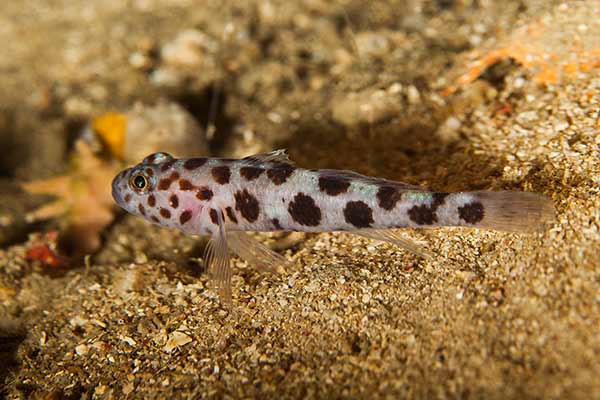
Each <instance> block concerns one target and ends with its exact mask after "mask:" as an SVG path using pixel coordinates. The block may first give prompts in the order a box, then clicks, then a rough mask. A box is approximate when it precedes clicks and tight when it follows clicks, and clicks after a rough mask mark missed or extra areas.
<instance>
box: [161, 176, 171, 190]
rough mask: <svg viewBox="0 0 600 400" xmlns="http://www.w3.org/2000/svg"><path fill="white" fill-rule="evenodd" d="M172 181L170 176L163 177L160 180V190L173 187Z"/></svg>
mask: <svg viewBox="0 0 600 400" xmlns="http://www.w3.org/2000/svg"><path fill="white" fill-rule="evenodd" d="M171 183H173V181H171V180H170V179H169V178H163V179H161V180H160V181H158V190H168V189H169V188H170V187H171Z"/></svg>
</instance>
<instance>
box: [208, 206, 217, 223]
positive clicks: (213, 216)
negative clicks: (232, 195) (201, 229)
mask: <svg viewBox="0 0 600 400" xmlns="http://www.w3.org/2000/svg"><path fill="white" fill-rule="evenodd" d="M208 214H209V215H210V220H211V221H212V223H213V224H215V225H219V214H218V212H217V210H215V209H214V208H211V209H210V211H209V212H208Z"/></svg>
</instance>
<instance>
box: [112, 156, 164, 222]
mask: <svg viewBox="0 0 600 400" xmlns="http://www.w3.org/2000/svg"><path fill="white" fill-rule="evenodd" d="M174 161H175V159H174V158H173V157H172V156H170V155H169V154H167V153H154V154H151V155H149V156H148V157H146V158H144V160H143V161H142V162H141V163H139V164H137V165H135V166H133V167H131V168H127V169H124V170H123V171H121V172H119V174H117V176H115V177H114V179H113V181H112V196H113V199H114V200H115V202H116V203H117V204H118V205H119V206H120V207H121V208H123V209H124V210H125V211H127V212H129V213H131V214H134V215H138V216H141V217H144V218H146V219H147V220H151V221H152V222H156V221H155V220H152V217H153V216H154V215H155V214H156V213H155V212H151V211H152V209H157V210H158V208H159V207H160V204H159V203H160V199H161V198H162V197H161V196H158V195H157V191H158V182H159V181H160V179H161V177H162V175H164V174H165V173H166V172H165V171H166V170H167V169H168V167H170V164H173V162H174ZM165 166H167V168H165Z"/></svg>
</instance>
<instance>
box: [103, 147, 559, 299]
mask: <svg viewBox="0 0 600 400" xmlns="http://www.w3.org/2000/svg"><path fill="white" fill-rule="evenodd" d="M112 196H113V198H114V200H115V202H116V203H117V204H118V205H119V206H120V207H121V208H123V209H124V210H126V211H127V212H129V213H131V214H134V215H138V216H141V217H143V218H145V219H146V220H148V221H150V222H151V223H153V224H156V225H160V226H163V227H168V228H175V229H179V230H181V231H183V232H184V233H186V234H192V235H208V236H210V240H209V242H208V244H207V246H206V250H205V255H204V262H205V265H206V266H207V267H208V268H207V269H208V272H209V274H210V276H211V278H213V279H214V281H215V282H216V283H217V288H218V291H219V296H220V298H221V299H223V300H224V301H225V302H230V301H231V267H230V256H229V254H230V251H232V252H233V253H236V254H237V255H238V256H239V257H240V258H242V259H244V260H245V261H247V262H248V263H249V264H253V265H255V266H257V267H259V268H262V269H265V270H267V271H277V270H278V268H280V267H286V266H289V262H288V261H287V260H286V259H285V258H284V257H283V256H281V255H280V254H278V253H276V252H275V251H273V250H271V249H269V248H268V247H267V246H265V245H264V244H262V243H260V242H259V241H258V240H257V239H255V238H253V237H252V236H250V235H249V234H247V233H246V232H252V231H254V232H269V231H300V232H329V231H346V232H349V233H352V234H356V235H359V236H362V237H366V238H369V239H375V240H380V241H384V242H389V243H392V244H394V245H397V246H400V247H402V248H404V249H406V250H409V251H411V252H413V253H416V254H417V255H420V256H423V257H429V256H431V253H429V252H427V251H425V250H423V249H422V246H420V245H418V244H416V243H415V242H414V241H412V240H410V239H407V238H406V237H405V236H404V235H402V234H400V230H401V229H402V228H429V227H442V226H461V227H471V228H480V229H491V230H497V231H508V232H517V233H533V232H539V231H542V230H543V229H544V228H545V227H546V225H547V224H548V223H550V222H552V221H553V219H554V206H553V204H552V201H551V200H550V199H549V198H548V197H546V196H544V195H541V194H537V193H531V192H515V191H472V192H469V191H467V192H440V191H433V190H430V189H427V188H424V187H421V186H416V185H410V184H406V183H402V182H397V181H392V180H388V179H383V178H375V177H370V176H365V175H361V174H359V173H356V172H353V171H346V170H333V169H317V170H314V169H304V168H300V167H298V166H296V165H295V163H294V162H293V161H291V160H290V158H289V157H288V155H287V153H286V151H285V150H275V151H272V152H268V153H262V154H255V155H251V156H248V157H245V158H241V159H227V158H208V157H196V158H180V159H178V158H174V157H172V156H171V155H169V154H168V153H164V152H158V153H154V154H151V155H149V156H147V157H146V158H144V159H143V160H142V162H141V163H139V164H137V165H135V166H133V167H131V168H127V169H124V170H123V171H121V172H120V173H119V174H117V175H116V176H115V178H114V179H113V182H112Z"/></svg>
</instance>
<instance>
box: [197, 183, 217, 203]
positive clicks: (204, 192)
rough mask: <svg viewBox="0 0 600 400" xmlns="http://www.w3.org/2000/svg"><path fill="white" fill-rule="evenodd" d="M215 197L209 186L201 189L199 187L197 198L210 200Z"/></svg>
mask: <svg viewBox="0 0 600 400" xmlns="http://www.w3.org/2000/svg"><path fill="white" fill-rule="evenodd" d="M212 197H213V191H212V190H210V189H209V188H208V187H206V186H203V187H201V188H200V189H198V191H197V192H196V198H197V199H198V200H204V201H208V200H210V199H212Z"/></svg>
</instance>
